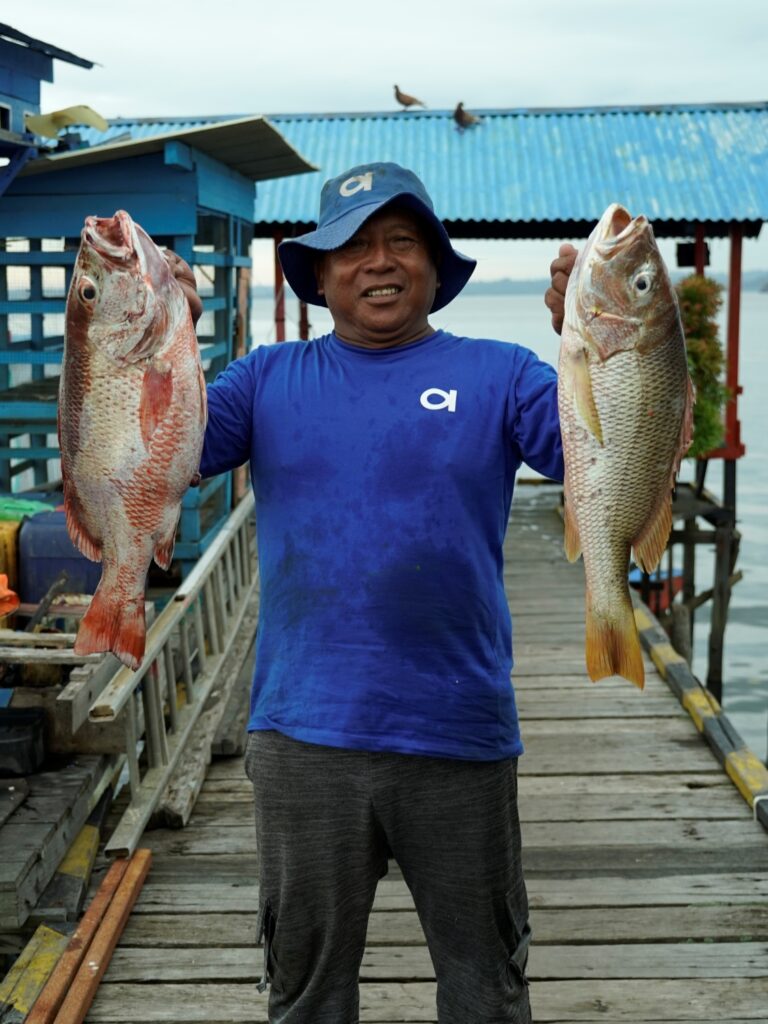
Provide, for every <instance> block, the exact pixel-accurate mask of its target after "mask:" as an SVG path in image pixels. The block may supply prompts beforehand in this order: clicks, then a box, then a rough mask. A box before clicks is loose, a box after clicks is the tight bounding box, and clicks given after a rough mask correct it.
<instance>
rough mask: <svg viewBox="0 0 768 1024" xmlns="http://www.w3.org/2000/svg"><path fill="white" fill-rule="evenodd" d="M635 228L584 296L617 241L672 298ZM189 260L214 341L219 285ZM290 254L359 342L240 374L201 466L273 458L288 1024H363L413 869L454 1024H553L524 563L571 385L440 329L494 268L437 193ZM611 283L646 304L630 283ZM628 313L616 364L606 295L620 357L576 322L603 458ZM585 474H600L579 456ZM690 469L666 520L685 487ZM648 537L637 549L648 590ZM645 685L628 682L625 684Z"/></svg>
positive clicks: (271, 638) (271, 798) (272, 868)
mask: <svg viewBox="0 0 768 1024" xmlns="http://www.w3.org/2000/svg"><path fill="white" fill-rule="evenodd" d="M617 209H619V208H614V209H613V212H612V213H611V216H610V219H609V220H608V221H606V219H605V218H603V220H602V221H601V225H602V227H601V228H600V237H599V238H597V239H595V240H594V245H593V246H592V248H591V252H592V256H591V257H590V262H589V264H588V265H587V264H585V263H584V262H582V265H581V266H582V270H581V273H580V275H579V274H577V275H575V276H580V278H581V285H582V286H583V288H582V290H583V291H584V293H585V294H586V292H587V291H588V287H587V281H588V279H591V277H592V276H594V271H595V269H598V270H600V273H601V274H602V287H603V290H604V291H606V282H607V281H608V280H609V278H611V274H610V272H609V271H605V267H606V265H607V259H606V257H605V253H603V252H602V251H601V249H600V247H601V246H602V247H603V248H605V246H606V245H608V244H614V248H615V252H614V253H613V254H612V255H615V254H617V253H618V252H619V251H622V252H623V253H624V256H623V257H622V260H623V262H622V261H616V262H615V263H614V264H613V266H614V267H618V266H619V264H620V263H621V268H622V269H621V273H622V274H624V275H626V274H629V275H630V279H631V280H635V278H636V276H637V273H638V269H637V266H636V265H635V264H636V263H637V260H638V259H640V261H641V264H642V266H643V267H644V271H643V272H644V273H645V274H646V276H647V283H648V285H649V287H651V288H653V289H655V292H654V294H658V295H660V296H661V299H662V302H664V303H668V298H667V291H666V289H665V285H664V276H665V275H664V272H663V265H660V261H657V260H656V255H654V253H656V252H657V251H656V250H655V245H654V244H653V240H652V234H651V235H650V236H649V234H648V231H646V230H645V227H646V224H645V222H644V219H643V218H637V221H631V219H630V218H629V217H628V215H626V211H623V212H622V213H621V214H619V213H617ZM606 216H607V215H606ZM640 220H643V224H639V223H638V222H639V221H640ZM633 225H634V227H633ZM599 227H600V226H599ZM596 230H597V229H596ZM619 238H621V239H623V240H622V241H621V243H620V244H619ZM638 238H641V241H640V242H638V241H637V239H638ZM630 243H631V244H630ZM588 248H590V247H589V246H588ZM630 249H631V250H632V251H631V254H630V255H627V253H629V251H630ZM575 257H576V252H575V250H573V249H572V248H570V247H563V248H562V249H561V254H560V256H559V257H558V259H557V260H555V262H554V263H553V264H552V288H551V289H550V290H549V291H548V292H547V296H546V300H545V301H546V302H547V305H548V306H549V308H550V310H551V312H552V321H553V326H554V327H555V329H556V330H558V331H559V330H560V329H561V327H562V323H563V316H564V295H565V291H566V282H567V280H568V277H569V275H570V273H571V269H572V267H573V263H574V260H575ZM167 258H168V262H169V264H170V266H171V269H172V271H173V273H174V275H175V277H176V280H177V281H178V282H179V283H180V284H181V285H182V287H183V289H184V292H185V294H186V295H187V298H188V301H189V304H190V309H191V312H192V316H193V317H194V318H195V319H196V318H197V317H198V316H199V315H200V312H201V309H202V307H201V303H200V299H199V297H198V295H197V293H196V290H195V285H194V276H193V275H192V272H191V270H190V269H189V267H187V265H186V264H185V263H184V262H183V261H181V260H179V259H178V257H176V256H174V254H168V257H167ZM280 258H281V262H282V265H283V270H284V273H285V276H286V278H287V280H288V282H289V284H290V285H291V287H292V289H293V290H294V292H295V293H296V294H297V295H298V296H299V297H300V298H302V299H304V300H305V301H307V302H310V303H315V304H319V305H327V306H328V308H329V309H330V311H331V314H332V317H333V321H334V331H333V332H332V333H331V334H329V335H326V336H324V337H321V338H317V339H315V340H314V341H311V342H289V343H283V344H279V345H265V346H260V347H258V348H256V349H255V350H254V351H252V352H251V353H249V354H248V355H246V356H245V357H243V358H242V359H239V360H236V361H235V362H233V363H232V364H230V366H229V367H228V368H227V369H226V370H225V371H224V372H223V373H222V374H220V375H219V377H218V378H217V379H216V381H215V382H214V383H213V384H212V385H209V387H208V389H207V404H208V423H207V427H206V431H205V437H204V445H203V453H202V460H201V464H200V473H201V475H202V476H203V477H206V476H211V475H214V474H217V473H222V472H226V471H228V470H230V469H234V468H235V467H237V466H239V465H241V464H243V463H245V462H249V463H250V469H251V477H252V481H253V487H254V492H255V495H256V509H257V522H258V537H259V559H260V572H261V587H262V590H261V611H260V621H259V629H258V637H257V658H256V670H255V676H254V682H253V689H252V695H251V716H250V721H249V740H248V747H247V753H246V769H247V771H248V774H249V777H250V778H251V780H252V782H253V786H254V796H255V806H256V831H257V846H258V850H259V862H260V866H259V885H260V910H259V925H258V931H259V938H260V940H263V943H264V977H263V981H262V984H261V985H260V989H261V990H262V991H263V990H264V989H266V988H267V987H268V986H269V987H270V995H269V1019H270V1021H271V1022H273V1024H278V1022H279V1024H299V1022H302V1024H304V1022H312V1024H355V1022H357V1021H358V1020H359V997H358V975H359V968H360V963H361V959H362V956H363V951H364V946H365V936H366V930H367V924H368V917H369V912H370V909H371V905H372V902H373V898H374V893H375V890H376V885H377V882H378V880H379V878H381V877H382V876H383V875H385V874H386V872H387V864H388V860H389V858H390V857H393V858H394V859H395V860H396V861H397V863H398V864H399V866H400V868H401V870H402V872H403V876H404V878H405V880H406V882H407V884H408V886H409V888H410V890H411V892H412V894H413V898H414V902H415V905H416V908H417V911H418V913H419V918H420V920H421V923H422V926H423V928H424V931H425V934H426V938H427V942H428V945H429V951H430V955H431V958H432V961H433V964H434V968H435V975H436V979H437V1009H438V1020H439V1021H440V1024H481V1022H482V1024H487V1022H489V1021H491V1020H493V1021H499V1022H501V1021H505V1022H528V1021H530V1020H531V1011H530V1003H529V997H528V981H527V978H526V974H525V970H526V961H527V957H528V947H529V943H530V938H531V932H530V927H529V924H528V904H527V898H526V891H525V884H524V880H523V875H522V867H521V856H520V827H519V820H518V813H517V759H518V757H519V756H520V754H521V753H522V751H523V747H522V743H521V739H520V730H519V725H518V718H517V712H516V707H515V697H514V690H513V688H512V686H511V685H510V672H511V667H512V625H511V621H510V616H509V610H508V607H507V603H506V598H505V593H504V585H503V558H502V545H503V540H504V534H505V531H506V527H507V520H508V518H509V512H510V504H511V499H512V491H513V487H514V481H515V474H516V472H517V470H518V469H519V467H520V465H521V463H522V462H523V461H525V462H526V463H527V464H528V465H530V466H531V467H533V468H534V469H537V470H538V471H539V472H541V473H542V474H543V475H545V476H548V477H550V478H553V479H555V480H562V479H563V476H564V472H565V469H566V466H565V465H564V458H563V446H562V443H561V425H560V418H559V416H558V378H557V374H556V373H555V371H554V369H553V368H552V367H551V366H549V365H548V364H546V363H544V362H542V361H540V360H539V359H538V358H537V357H536V356H535V355H534V354H533V353H532V352H531V351H529V350H528V349H525V348H523V347H521V346H518V345H515V344H509V343H506V342H500V341H494V340H487V339H474V338H465V337H459V336H456V335H453V334H450V333H448V332H446V331H442V330H435V329H433V328H432V327H431V326H430V324H429V320H428V318H429V314H430V313H431V312H433V311H435V310H438V309H440V308H442V307H443V306H445V305H446V304H447V303H448V302H450V301H451V300H452V299H453V298H454V297H455V296H456V295H457V294H458V293H459V292H460V291H461V289H462V288H463V287H464V285H465V284H466V282H467V280H468V279H469V277H470V275H471V273H472V271H473V269H474V266H475V261H474V260H471V259H469V258H468V257H466V256H464V255H462V254H461V253H460V252H458V251H457V250H455V249H454V248H453V246H452V244H451V242H450V239H449V238H448V235H447V234H446V232H445V229H444V227H443V225H442V223H441V222H440V220H439V219H438V217H437V216H436V214H435V212H434V210H433V206H432V201H431V199H430V197H429V195H428V194H427V192H426V190H425V189H424V186H423V184H422V183H421V181H420V180H419V179H418V178H417V177H416V176H415V175H414V174H413V173H412V172H410V171H408V170H406V169H404V168H402V167H399V166H398V165H396V164H392V163H374V164H370V165H365V166H360V167H355V168H351V169H350V170H349V171H347V172H345V173H344V174H341V175H339V176H338V177H336V178H334V179H332V180H330V181H328V182H326V184H325V186H324V187H323V191H322V196H321V202H320V215H319V218H318V227H317V229H316V230H315V231H312V232H309V233H308V234H306V235H303V236H301V237H299V238H295V239H290V240H287V241H285V242H283V243H282V245H281V247H280ZM597 276H599V275H597ZM611 288H612V289H613V290H614V292H616V291H619V290H621V289H620V288H619V285H617V284H616V282H615V281H613V280H612V279H611V287H610V288H608V289H607V291H611ZM569 291H570V289H569ZM615 301H618V300H617V299H616V297H615V295H614V297H613V298H611V297H610V296H607V295H603V297H602V298H601V300H600V302H602V304H603V312H605V313H606V317H604V318H603V321H602V324H600V326H601V327H602V326H604V325H608V326H609V327H610V325H611V323H613V326H614V327H617V326H618V327H620V328H621V330H623V332H624V333H623V334H622V337H623V338H624V341H623V343H622V344H621V345H618V346H616V345H613V347H612V346H611V344H610V343H609V341H608V340H607V339H606V338H605V336H602V335H599V332H597V331H596V327H595V323H594V321H595V318H596V316H597V313H596V308H597V299H596V298H595V297H594V296H592V297H591V299H590V302H591V307H590V309H591V317H590V318H589V319H590V325H591V327H590V330H591V331H592V335H590V333H589V330H587V329H586V327H585V325H584V323H583V322H582V320H581V319H579V318H581V317H582V316H583V314H582V311H581V305H578V304H574V303H571V300H570V299H569V304H570V305H569V308H572V309H573V311H574V312H573V316H574V317H575V318H576V321H575V322H573V323H571V324H570V328H569V330H570V333H571V335H572V336H573V337H575V338H581V342H579V343H578V344H577V343H576V342H574V352H575V354H572V355H569V356H568V358H569V359H570V360H571V363H570V364H569V366H568V368H567V374H566V387H567V391H566V392H564V391H563V384H562V381H561V384H560V387H561V398H560V401H561V403H562V402H563V400H565V401H566V402H567V403H569V410H571V411H569V413H568V415H569V416H570V419H569V420H568V421H567V425H566V427H565V429H564V430H563V437H565V438H566V444H567V445H570V446H571V447H572V448H573V447H574V446H578V445H579V444H584V443H587V444H588V443H589V441H590V438H592V439H593V440H594V434H595V431H597V433H598V434H600V436H601V437H602V438H603V443H604V442H605V438H608V439H609V440H610V439H611V438H612V437H613V433H612V431H613V430H614V427H613V426H612V419H611V416H612V411H611V409H610V402H609V400H608V398H607V397H606V395H605V394H604V389H603V386H602V383H601V385H600V387H599V388H595V391H594V393H593V391H592V389H591V388H590V381H591V380H592V379H593V378H594V379H595V380H598V379H600V380H602V378H600V377H599V373H600V365H595V361H594V360H595V356H594V353H593V351H592V350H593V349H594V350H595V351H598V350H599V346H598V345H597V344H592V341H593V340H594V339H597V341H599V342H600V344H601V345H602V350H600V351H601V352H602V354H601V355H600V354H599V352H598V354H599V359H598V362H601V361H602V362H610V359H611V358H613V356H614V353H616V352H618V353H619V355H617V356H616V359H617V360H618V359H619V358H620V356H621V353H623V354H624V355H626V354H627V353H628V352H629V353H635V351H636V349H638V348H639V349H640V350H641V351H642V348H643V345H645V350H646V351H655V350H656V348H657V347H658V344H659V343H657V342H655V341H654V340H653V338H652V337H651V336H650V334H649V333H648V332H646V331H645V330H644V328H643V326H642V323H641V321H642V320H643V317H642V316H641V315H637V316H629V315H628V314H627V312H626V310H624V311H619V310H618V309H617V310H615V311H613V312H610V311H609V305H610V303H611V302H615ZM588 305H589V303H588ZM646 306H648V303H647V302H646ZM577 307H578V308H577ZM610 316H612V317H613V321H611V320H610V319H607V317H610ZM630 320H631V321H632V322H633V325H634V326H633V327H632V329H631V330H629V329H627V328H626V323H625V322H624V321H627V322H629V321H630ZM645 320H646V321H647V320H648V316H645ZM622 325H623V326H622ZM587 327H589V325H587ZM672 329H674V325H673V328H672ZM566 336H567V332H566ZM590 339H592V340H590ZM564 344H565V343H564ZM579 345H580V346H581V347H579ZM588 350H589V351H588ZM632 358H633V359H634V360H635V362H634V363H633V367H634V370H635V371H639V370H641V369H642V367H641V366H640V363H642V359H641V358H640V357H637V356H635V355H633V356H632ZM638 358H640V363H638ZM678 384H679V382H677V383H675V384H674V386H675V387H676V388H677V390H678V392H679V391H680V389H679V387H678ZM657 390H658V389H657ZM662 390H663V388H662ZM657 397H658V398H659V400H658V402H657V404H656V410H655V411H656V414H657V416H658V417H660V418H664V417H667V418H669V417H670V416H672V417H673V413H674V415H677V416H678V419H679V420H680V422H677V423H675V422H672V420H671V419H665V420H664V423H663V427H664V431H665V433H664V436H665V437H666V435H667V434H668V433H669V432H670V430H671V431H672V433H673V434H674V436H675V437H676V438H680V439H681V440H680V445H682V438H683V434H684V425H683V424H682V421H683V420H684V418H685V401H684V400H680V395H679V393H676V398H675V401H674V402H672V403H671V406H670V408H671V407H672V406H673V407H674V409H673V412H670V411H669V410H668V409H667V408H666V407H665V406H664V401H663V395H660V396H657ZM572 398H573V401H571V399H572ZM624 400H626V399H624ZM668 404H669V403H668ZM571 407H572V408H571ZM584 417H586V418H584ZM673 418H674V417H673ZM577 435H578V437H577ZM582 435H586V436H585V437H582ZM622 443H623V441H622ZM597 446H598V449H599V448H600V446H601V442H600V440H599V439H598V440H597ZM609 447H610V445H609ZM672 447H673V448H674V451H672V449H671V448H670V446H669V445H667V448H670V451H669V452H667V449H665V453H666V454H665V456H664V457H665V458H667V462H671V460H672V459H673V457H674V456H675V455H676V452H677V448H678V447H679V446H678V445H675V446H672ZM651 454H653V453H651ZM591 459H596V460H598V461H599V459H600V452H599V451H598V452H597V453H595V452H590V455H589V459H588V460H587V461H588V462H589V460H591ZM569 461H570V462H572V463H575V464H577V465H580V462H579V458H578V457H575V458H574V457H573V452H571V453H570V456H569V453H568V451H566V462H569ZM589 464H590V465H592V463H591V462H590V463H589ZM662 468H663V470H664V472H663V473H662V477H663V481H662V483H661V484H660V488H661V490H663V491H664V492H665V493H664V495H662V496H661V497H660V498H659V501H658V502H657V504H658V506H659V508H661V506H662V505H663V503H664V500H665V499H666V498H668V491H669V484H670V472H671V465H665V466H664V467H662ZM569 469H570V467H569ZM566 486H567V489H568V490H569V491H570V495H569V497H570V499H571V500H576V502H577V508H576V510H575V512H573V513H571V512H569V513H568V515H569V516H571V521H570V537H571V545H570V549H569V554H570V555H574V552H577V550H578V543H577V538H578V536H579V533H580V531H582V532H585V531H583V525H584V523H585V522H586V520H588V519H589V518H590V515H591V514H592V513H590V511H589V509H588V508H587V509H586V511H585V499H584V498H583V492H584V488H583V487H582V484H581V482H580V481H579V480H578V479H574V478H573V476H571V477H569V483H567V485H566ZM597 489H598V490H599V489H600V488H599V486H598V488H597ZM588 490H589V488H588ZM592 490H595V488H594V487H592ZM574 496H575V498H574ZM587 504H588V502H587ZM652 512H653V514H654V515H655V516H656V518H657V519H658V518H659V514H658V510H655V511H654V510H652ZM616 518H619V519H620V518H621V517H620V516H616ZM635 528H636V527H635ZM658 532H659V531H658V529H657V531H656V533H658ZM654 536H656V534H654ZM582 540H583V538H582ZM635 542H636V538H635V537H634V536H621V537H620V538H618V539H616V540H615V542H614V543H615V546H616V547H617V548H619V555H618V560H619V561H621V559H622V558H623V560H624V568H625V569H626V563H627V561H628V557H629V546H630V544H632V543H635ZM653 543H654V547H658V539H657V540H654V542H653ZM583 546H584V550H585V555H586V552H587V544H586V542H584V543H583ZM590 550H591V549H590ZM625 575H626V574H625ZM588 587H589V581H588ZM588 605H589V600H588ZM595 614H597V615H599V616H601V617H603V618H604V617H605V616H608V617H609V618H610V615H611V609H610V608H606V607H605V606H604V605H600V606H599V607H598V608H597V609H596V612H595ZM619 667H620V666H614V665H613V663H612V662H611V661H610V659H609V660H608V661H607V662H605V664H603V663H601V664H600V666H599V671H600V672H602V674H603V675H605V674H610V673H611V672H612V671H616V669H617V668H619Z"/></svg>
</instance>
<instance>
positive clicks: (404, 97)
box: [395, 86, 427, 110]
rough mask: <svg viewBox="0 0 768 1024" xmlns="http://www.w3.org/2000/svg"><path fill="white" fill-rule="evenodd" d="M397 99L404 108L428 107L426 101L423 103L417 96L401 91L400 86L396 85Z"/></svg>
mask: <svg viewBox="0 0 768 1024" xmlns="http://www.w3.org/2000/svg"><path fill="white" fill-rule="evenodd" d="M395 99H396V100H397V102H398V103H400V104H401V105H402V108H403V110H407V109H408V107H426V105H427V104H426V103H422V102H421V100H417V99H416V97H415V96H409V95H408V93H407V92H401V91H400V89H399V88H398V86H395Z"/></svg>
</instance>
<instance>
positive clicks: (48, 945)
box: [0, 924, 69, 1016]
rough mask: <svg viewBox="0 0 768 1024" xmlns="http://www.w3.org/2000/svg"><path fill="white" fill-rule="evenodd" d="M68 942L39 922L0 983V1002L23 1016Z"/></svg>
mask: <svg viewBox="0 0 768 1024" xmlns="http://www.w3.org/2000/svg"><path fill="white" fill-rule="evenodd" d="M68 942H69V937H68V936H67V935H61V934H60V933H59V932H57V931H54V929H53V928H49V927H48V926H47V925H44V924H41V925H39V926H38V927H37V929H36V931H35V934H34V935H33V936H32V938H31V939H30V940H29V942H28V943H27V944H26V946H25V947H24V949H23V950H22V951H21V953H20V954H19V957H18V959H17V960H16V962H15V963H14V965H13V967H11V969H10V971H9V972H8V974H6V976H5V978H4V979H3V981H2V983H0V1006H5V1007H8V1006H11V1007H13V1009H15V1010H17V1011H18V1012H19V1013H20V1014H22V1015H24V1016H26V1015H27V1014H28V1013H29V1011H30V1009H31V1008H32V1004H33V1003H34V1001H35V1000H36V999H37V997H38V996H39V995H40V992H41V991H42V988H43V985H45V983H46V981H47V980H48V977H49V975H50V973H51V971H52V970H53V968H54V967H55V966H56V964H57V963H58V960H59V957H60V956H61V954H62V953H63V952H64V950H65V949H66V946H67V943H68Z"/></svg>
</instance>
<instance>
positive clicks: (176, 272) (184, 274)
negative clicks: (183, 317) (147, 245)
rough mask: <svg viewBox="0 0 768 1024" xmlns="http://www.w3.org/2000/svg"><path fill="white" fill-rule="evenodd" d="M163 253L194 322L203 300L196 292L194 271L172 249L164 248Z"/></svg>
mask: <svg viewBox="0 0 768 1024" xmlns="http://www.w3.org/2000/svg"><path fill="white" fill-rule="evenodd" d="M163 255H164V256H165V260H166V263H167V264H168V266H169V267H170V268H171V273H172V274H173V276H174V277H175V278H176V280H177V281H178V282H179V284H180V285H181V290H182V291H183V292H184V295H185V297H186V300H187V302H188V303H189V311H190V313H191V314H192V323H193V324H196V323H197V321H198V320H199V319H200V317H201V316H202V314H203V300H202V299H201V298H200V296H199V295H198V294H197V282H196V281H195V274H194V271H193V270H192V267H190V265H189V264H188V263H187V261H186V260H183V259H182V258H181V256H179V255H178V254H177V253H175V252H173V250H172V249H166V250H165V251H164V253H163Z"/></svg>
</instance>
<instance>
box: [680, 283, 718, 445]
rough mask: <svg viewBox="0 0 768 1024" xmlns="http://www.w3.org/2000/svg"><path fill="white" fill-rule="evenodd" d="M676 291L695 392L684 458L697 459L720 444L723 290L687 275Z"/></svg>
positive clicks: (716, 285) (715, 284) (716, 284)
mask: <svg viewBox="0 0 768 1024" xmlns="http://www.w3.org/2000/svg"><path fill="white" fill-rule="evenodd" d="M676 289H677V298H678V301H679V303H680V316H681V318H682V321H683V330H684V332H685V343H686V347H687V350H688V369H689V371H690V374H691V380H692V381H693V386H694V387H695V388H696V405H695V406H694V409H693V444H692V445H691V447H690V448H689V449H688V457H689V458H700V457H701V456H703V455H706V454H707V452H710V451H712V449H713V448H718V447H719V446H720V445H721V444H722V443H723V434H724V426H723V407H724V406H725V403H726V402H727V401H728V397H729V392H728V388H726V386H725V385H724V384H723V380H722V378H723V367H724V364H725V357H724V354H723V347H722V345H721V343H720V336H719V326H718V322H717V314H718V312H719V311H720V308H721V306H722V304H723V286H722V285H721V284H718V283H717V281H713V280H712V279H711V278H709V277H702V276H700V275H698V274H691V275H690V276H689V277H686V278H683V280H682V281H678V283H677V285H676Z"/></svg>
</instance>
